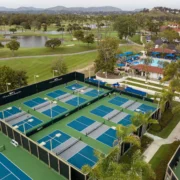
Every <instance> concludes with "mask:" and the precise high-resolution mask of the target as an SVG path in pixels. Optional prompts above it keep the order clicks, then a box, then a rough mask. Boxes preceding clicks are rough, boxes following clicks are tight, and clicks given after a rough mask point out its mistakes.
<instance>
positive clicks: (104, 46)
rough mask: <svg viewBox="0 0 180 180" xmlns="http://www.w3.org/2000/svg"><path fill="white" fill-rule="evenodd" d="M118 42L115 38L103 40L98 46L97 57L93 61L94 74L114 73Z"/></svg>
mask: <svg viewBox="0 0 180 180" xmlns="http://www.w3.org/2000/svg"><path fill="white" fill-rule="evenodd" d="M118 45H119V42H118V40H117V39H116V38H109V37H108V38H105V39H104V40H103V41H101V42H100V44H99V46H98V56H97V58H96V60H95V72H98V71H100V70H101V71H103V72H107V73H113V72H114V66H115V64H116V57H115V55H116V52H117V49H118Z"/></svg>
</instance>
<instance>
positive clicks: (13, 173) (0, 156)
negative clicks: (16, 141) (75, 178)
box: [0, 132, 65, 180]
mask: <svg viewBox="0 0 180 180" xmlns="http://www.w3.org/2000/svg"><path fill="white" fill-rule="evenodd" d="M0 145H5V150H4V151H2V152H0V179H3V180H9V179H11V180H17V179H23V180H30V179H34V180H35V179H36V180H42V179H52V180H65V178H64V177H63V176H60V175H59V174H58V173H56V172H55V171H53V170H50V169H49V167H48V166H47V165H46V164H44V163H42V162H41V161H39V160H38V159H37V158H36V157H35V156H32V155H31V154H29V153H28V152H27V151H26V150H24V149H23V148H21V147H14V146H13V145H12V144H11V143H10V139H9V138H7V137H6V136H4V135H3V134H2V133H1V132H0Z"/></svg>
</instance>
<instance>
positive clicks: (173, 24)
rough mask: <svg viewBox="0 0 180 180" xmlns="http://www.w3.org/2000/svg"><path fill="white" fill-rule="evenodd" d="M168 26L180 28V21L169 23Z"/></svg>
mask: <svg viewBox="0 0 180 180" xmlns="http://www.w3.org/2000/svg"><path fill="white" fill-rule="evenodd" d="M168 27H170V28H175V29H179V24H178V23H169V24H168Z"/></svg>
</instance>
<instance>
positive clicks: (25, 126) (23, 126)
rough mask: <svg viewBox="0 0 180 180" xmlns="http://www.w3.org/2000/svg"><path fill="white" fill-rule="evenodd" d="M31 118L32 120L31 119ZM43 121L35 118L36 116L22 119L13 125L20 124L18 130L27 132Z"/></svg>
mask: <svg viewBox="0 0 180 180" xmlns="http://www.w3.org/2000/svg"><path fill="white" fill-rule="evenodd" d="M29 120H31V121H32V122H31V121H29ZM41 123H42V121H41V120H39V119H37V118H35V117H34V116H32V117H30V118H28V119H25V120H24V121H21V122H19V123H17V124H13V126H18V130H19V131H21V132H26V131H28V130H30V129H32V128H34V127H36V126H38V125H40V124H41Z"/></svg>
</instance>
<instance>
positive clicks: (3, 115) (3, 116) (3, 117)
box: [2, 107, 12, 119]
mask: <svg viewBox="0 0 180 180" xmlns="http://www.w3.org/2000/svg"><path fill="white" fill-rule="evenodd" d="M11 109H12V107H8V108H7V109H4V110H2V119H5V114H4V111H6V110H11Z"/></svg>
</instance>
